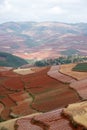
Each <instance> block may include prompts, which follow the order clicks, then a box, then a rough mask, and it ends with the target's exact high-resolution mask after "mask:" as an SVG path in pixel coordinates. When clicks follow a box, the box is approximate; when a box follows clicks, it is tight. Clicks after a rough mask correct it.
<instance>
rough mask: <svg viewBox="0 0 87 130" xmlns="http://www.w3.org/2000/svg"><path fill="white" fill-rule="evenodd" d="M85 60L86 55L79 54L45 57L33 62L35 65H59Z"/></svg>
mask: <svg viewBox="0 0 87 130" xmlns="http://www.w3.org/2000/svg"><path fill="white" fill-rule="evenodd" d="M84 61H87V57H81V56H73V55H72V56H67V57H59V58H55V59H45V60H40V61H36V62H35V66H39V67H41V66H49V65H60V64H69V63H79V62H84Z"/></svg>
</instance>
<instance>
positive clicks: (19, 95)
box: [9, 91, 29, 104]
mask: <svg viewBox="0 0 87 130" xmlns="http://www.w3.org/2000/svg"><path fill="white" fill-rule="evenodd" d="M9 97H10V98H11V99H12V100H13V101H14V102H15V103H16V104H18V103H20V102H23V100H25V99H28V98H29V94H28V93H26V92H24V91H21V92H16V93H13V94H9Z"/></svg>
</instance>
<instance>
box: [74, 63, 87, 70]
mask: <svg viewBox="0 0 87 130" xmlns="http://www.w3.org/2000/svg"><path fill="white" fill-rule="evenodd" d="M72 70H73V71H83V72H87V63H79V64H77V65H76V66H75V67H74V68H73V69H72Z"/></svg>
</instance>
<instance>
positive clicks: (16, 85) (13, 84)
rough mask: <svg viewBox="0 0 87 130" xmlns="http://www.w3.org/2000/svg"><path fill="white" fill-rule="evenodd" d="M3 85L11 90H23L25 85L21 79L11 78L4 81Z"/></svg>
mask: <svg viewBox="0 0 87 130" xmlns="http://www.w3.org/2000/svg"><path fill="white" fill-rule="evenodd" d="M3 85H4V86H5V87H6V88H8V89H9V90H22V89H23V88H24V84H23V83H22V81H21V79H20V78H19V77H15V78H14V77H11V78H8V79H7V80H5V81H4V83H3Z"/></svg>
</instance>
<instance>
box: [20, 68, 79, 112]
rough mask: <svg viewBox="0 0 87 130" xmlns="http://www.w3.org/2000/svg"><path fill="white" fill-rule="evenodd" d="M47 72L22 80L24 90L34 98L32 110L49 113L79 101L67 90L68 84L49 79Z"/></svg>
mask: <svg viewBox="0 0 87 130" xmlns="http://www.w3.org/2000/svg"><path fill="white" fill-rule="evenodd" d="M48 71H49V68H46V69H44V70H42V71H40V72H37V73H34V74H30V75H26V76H23V78H22V79H23V81H24V82H25V84H26V90H27V91H28V92H29V93H31V94H32V95H33V96H34V98H35V99H34V101H33V103H32V106H33V108H35V109H37V110H39V111H49V110H53V109H56V108H60V107H64V106H66V105H68V104H69V103H74V102H76V101H79V98H78V95H77V94H76V92H75V91H73V90H72V89H70V88H69V85H68V84H64V83H62V82H60V81H57V80H55V79H52V78H50V77H49V76H48V75H47V72H48ZM26 81H27V83H26ZM64 95H66V96H64Z"/></svg>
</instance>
